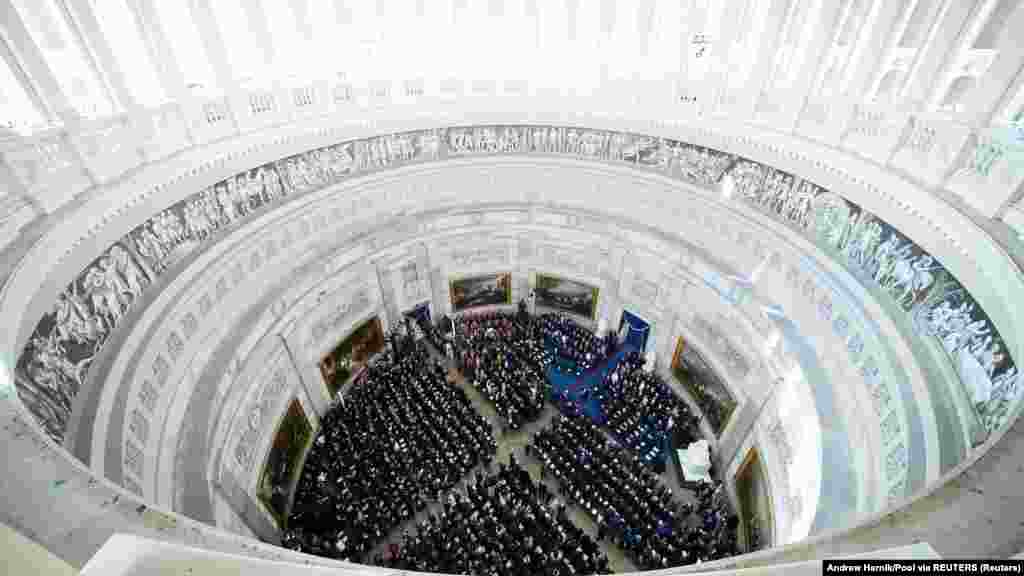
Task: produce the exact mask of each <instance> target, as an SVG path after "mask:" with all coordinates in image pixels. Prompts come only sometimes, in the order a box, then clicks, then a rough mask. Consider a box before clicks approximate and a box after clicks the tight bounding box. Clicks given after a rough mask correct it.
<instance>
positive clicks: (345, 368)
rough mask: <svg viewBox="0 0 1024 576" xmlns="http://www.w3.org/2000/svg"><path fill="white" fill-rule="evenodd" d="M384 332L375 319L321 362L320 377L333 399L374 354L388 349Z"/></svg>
mask: <svg viewBox="0 0 1024 576" xmlns="http://www.w3.org/2000/svg"><path fill="white" fill-rule="evenodd" d="M384 343H385V342H384V329H383V327H382V326H381V323H380V318H379V317H377V316H374V317H373V318H370V319H369V320H367V321H366V322H363V323H362V324H360V325H359V326H357V327H356V328H355V329H354V330H352V332H351V333H350V334H349V335H348V336H346V337H345V338H344V339H343V340H342V341H341V342H339V343H338V345H337V346H336V347H335V348H334V350H332V351H331V352H330V353H329V354H327V355H326V356H324V357H323V359H322V360H320V374H321V375H322V376H323V378H324V383H325V384H327V390H328V391H329V392H330V394H331V397H332V398H333V397H334V396H337V394H338V390H340V389H341V387H342V385H344V384H345V382H347V381H348V379H349V377H350V376H352V374H355V373H357V372H359V371H360V370H361V369H362V368H363V367H364V366H365V365H366V363H367V362H368V361H369V360H370V358H372V357H373V355H374V354H376V353H377V352H380V351H381V350H383V349H384Z"/></svg>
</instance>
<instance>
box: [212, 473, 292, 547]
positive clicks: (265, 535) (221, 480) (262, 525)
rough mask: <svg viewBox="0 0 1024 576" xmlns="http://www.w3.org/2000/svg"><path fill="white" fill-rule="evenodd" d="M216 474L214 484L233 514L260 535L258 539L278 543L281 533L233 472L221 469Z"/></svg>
mask: <svg viewBox="0 0 1024 576" xmlns="http://www.w3.org/2000/svg"><path fill="white" fill-rule="evenodd" d="M218 476H219V477H218V478H217V479H216V480H215V481H214V486H215V487H216V489H217V491H218V492H220V494H221V496H222V497H223V498H224V500H225V501H226V502H227V503H228V506H230V507H231V509H232V510H234V511H235V514H238V516H239V517H240V518H241V519H242V521H243V522H245V525H246V526H248V527H249V529H250V530H252V531H253V533H254V534H256V535H257V536H259V537H260V540H263V541H264V542H270V543H271V544H278V543H279V542H280V541H281V534H280V533H279V532H278V529H277V526H275V525H274V524H273V523H272V522H270V520H268V519H267V516H266V514H264V512H263V510H262V509H261V508H260V505H259V503H258V502H256V500H255V498H254V497H253V496H252V495H251V494H249V493H248V492H247V491H246V490H245V488H244V487H243V486H242V485H241V483H240V482H239V480H238V479H237V478H235V476H234V474H231V473H230V472H226V471H221V473H220V474H219V475H218Z"/></svg>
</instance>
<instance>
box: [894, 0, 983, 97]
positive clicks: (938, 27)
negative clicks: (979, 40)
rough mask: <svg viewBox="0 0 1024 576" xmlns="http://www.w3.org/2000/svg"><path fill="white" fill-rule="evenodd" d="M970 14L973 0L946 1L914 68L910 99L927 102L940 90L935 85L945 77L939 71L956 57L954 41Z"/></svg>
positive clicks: (910, 83) (908, 87)
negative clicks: (966, 0)
mask: <svg viewBox="0 0 1024 576" xmlns="http://www.w3.org/2000/svg"><path fill="white" fill-rule="evenodd" d="M970 13H971V3H970V2H959V1H957V0H946V1H945V3H944V4H943V7H942V10H941V11H940V12H939V15H938V16H937V17H936V21H935V22H934V23H933V24H932V26H931V28H930V30H929V32H928V37H927V39H926V40H925V42H924V44H923V46H922V48H921V52H920V53H919V54H918V56H917V59H916V60H915V62H914V65H913V68H912V69H911V72H910V82H909V84H908V85H907V91H906V98H907V101H909V102H911V103H914V104H918V103H920V104H927V102H928V99H929V96H931V92H932V91H934V90H938V89H939V88H938V86H936V84H938V82H939V80H940V79H941V78H942V77H944V74H940V72H941V71H942V70H943V69H944V67H945V66H946V63H947V61H949V60H951V59H952V58H955V56H956V53H957V51H956V49H955V44H956V42H957V38H958V37H959V35H960V31H961V30H962V29H963V28H964V25H965V24H966V23H967V18H968V16H970Z"/></svg>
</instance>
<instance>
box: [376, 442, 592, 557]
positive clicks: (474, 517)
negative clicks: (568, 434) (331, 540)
mask: <svg viewBox="0 0 1024 576" xmlns="http://www.w3.org/2000/svg"><path fill="white" fill-rule="evenodd" d="M374 561H375V563H376V564H378V565H387V566H390V567H392V568H398V569H402V570H418V571H426V572H434V573H444V574H474V575H486V576H532V575H534V574H550V575H554V576H584V575H588V574H610V573H611V570H610V569H609V566H608V558H607V557H606V556H605V555H604V553H603V552H601V550H600V546H599V545H598V544H597V543H596V542H595V541H594V540H593V539H592V538H591V537H590V536H588V535H586V534H584V533H583V531H582V530H580V529H579V528H577V527H576V526H575V525H573V524H572V522H571V521H570V520H569V518H568V516H567V514H566V512H565V507H564V505H559V504H558V503H557V502H556V500H555V499H554V497H553V495H552V494H551V493H550V492H549V491H548V490H547V488H546V487H545V486H544V485H543V484H538V483H535V482H533V480H532V479H531V478H530V475H529V474H528V473H527V472H526V470H525V469H523V468H522V467H521V466H520V465H519V464H518V463H517V462H516V460H515V456H514V455H513V456H512V457H511V461H510V463H509V464H508V465H506V464H504V463H502V464H501V469H500V471H499V472H498V473H496V474H492V475H488V476H484V475H483V474H482V473H480V472H477V474H476V476H475V478H474V480H472V481H470V482H467V486H466V492H465V493H461V492H455V491H452V492H450V493H449V494H448V497H447V499H446V501H445V503H444V509H443V510H442V511H440V513H439V514H438V515H436V516H435V515H434V514H431V515H430V516H429V517H427V519H426V520H424V521H423V522H420V523H419V525H418V526H417V527H416V533H415V534H413V535H410V534H409V532H408V531H405V532H404V533H403V535H402V541H401V544H400V545H399V544H398V543H394V544H391V545H389V546H388V552H387V556H386V557H385V556H384V555H383V554H381V555H378V556H377V557H375V558H374Z"/></svg>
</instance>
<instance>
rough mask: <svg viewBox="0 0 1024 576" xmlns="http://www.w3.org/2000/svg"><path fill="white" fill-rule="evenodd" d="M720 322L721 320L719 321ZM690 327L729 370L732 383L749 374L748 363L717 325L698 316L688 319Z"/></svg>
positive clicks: (743, 378)
mask: <svg viewBox="0 0 1024 576" xmlns="http://www.w3.org/2000/svg"><path fill="white" fill-rule="evenodd" d="M719 321H720V322H721V319H719ZM690 327H691V329H692V330H693V332H694V334H695V335H696V336H697V338H699V339H700V341H701V342H704V343H705V344H707V345H708V346H711V347H712V349H713V350H714V351H715V353H716V354H717V355H718V357H719V358H721V359H722V361H723V363H724V364H725V366H726V368H727V369H728V370H729V377H730V378H731V379H732V380H733V381H734V382H739V381H743V380H745V379H746V378H747V376H748V375H749V374H750V362H749V361H748V360H747V358H746V356H744V355H743V354H742V353H741V352H740V351H739V350H738V349H737V348H736V346H735V345H734V344H733V343H732V341H731V340H730V339H729V338H728V337H727V336H725V334H723V333H722V331H721V329H720V328H719V324H712V323H711V322H709V321H708V320H707V319H706V318H704V317H703V316H701V315H700V314H694V315H693V316H692V317H691V318H690Z"/></svg>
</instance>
